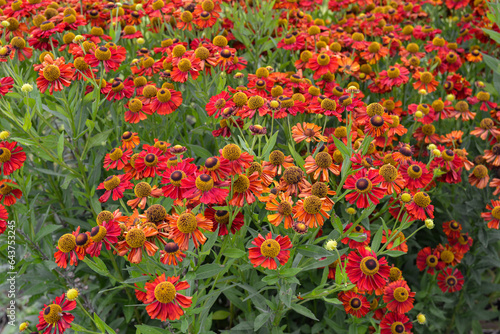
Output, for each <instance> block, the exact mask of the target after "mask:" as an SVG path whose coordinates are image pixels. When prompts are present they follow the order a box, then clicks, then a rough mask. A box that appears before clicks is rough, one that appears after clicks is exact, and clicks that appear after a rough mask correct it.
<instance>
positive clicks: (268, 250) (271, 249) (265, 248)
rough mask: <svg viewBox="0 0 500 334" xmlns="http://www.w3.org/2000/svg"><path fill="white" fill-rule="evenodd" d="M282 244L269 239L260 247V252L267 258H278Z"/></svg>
mask: <svg viewBox="0 0 500 334" xmlns="http://www.w3.org/2000/svg"><path fill="white" fill-rule="evenodd" d="M280 250H281V247H280V244H279V243H278V242H277V241H276V240H274V239H267V240H266V241H264V242H263V243H262V245H261V246H260V252H261V253H262V255H263V256H265V257H273V258H274V257H276V256H278V254H279V253H280Z"/></svg>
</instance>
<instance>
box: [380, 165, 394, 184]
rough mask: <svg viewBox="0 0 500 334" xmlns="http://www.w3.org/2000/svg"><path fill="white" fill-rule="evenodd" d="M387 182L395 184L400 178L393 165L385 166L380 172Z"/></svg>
mask: <svg viewBox="0 0 500 334" xmlns="http://www.w3.org/2000/svg"><path fill="white" fill-rule="evenodd" d="M378 173H379V175H381V176H382V177H383V178H384V180H385V181H386V182H393V181H394V180H396V178H397V177H398V170H397V169H396V167H394V166H393V165H391V164H385V165H383V166H382V167H380V169H379V171H378Z"/></svg>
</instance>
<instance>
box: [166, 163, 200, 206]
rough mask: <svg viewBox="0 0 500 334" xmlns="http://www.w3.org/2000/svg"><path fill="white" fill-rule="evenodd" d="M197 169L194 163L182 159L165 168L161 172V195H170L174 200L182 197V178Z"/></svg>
mask: <svg viewBox="0 0 500 334" xmlns="http://www.w3.org/2000/svg"><path fill="white" fill-rule="evenodd" d="M196 171H197V167H196V165H194V164H192V163H190V162H188V161H186V160H184V161H181V162H179V163H177V164H176V165H174V166H171V167H169V168H167V169H166V170H165V171H164V172H163V174H162V177H163V178H162V180H161V183H162V184H164V186H163V187H162V190H163V196H165V197H170V198H172V199H175V200H181V199H183V198H184V192H185V191H186V189H185V188H182V182H181V181H182V180H183V179H185V178H187V176H188V175H193V174H195V173H196Z"/></svg>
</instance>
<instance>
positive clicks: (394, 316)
mask: <svg viewBox="0 0 500 334" xmlns="http://www.w3.org/2000/svg"><path fill="white" fill-rule="evenodd" d="M412 328H413V324H412V322H411V321H410V319H408V317H407V316H406V315H404V314H399V313H394V312H388V313H387V314H386V315H385V316H384V318H383V319H382V320H381V321H380V334H399V333H401V334H405V333H411V329H412Z"/></svg>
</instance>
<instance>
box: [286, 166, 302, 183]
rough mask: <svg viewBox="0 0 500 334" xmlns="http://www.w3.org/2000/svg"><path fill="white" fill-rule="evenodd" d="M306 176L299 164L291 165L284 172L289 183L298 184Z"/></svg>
mask: <svg viewBox="0 0 500 334" xmlns="http://www.w3.org/2000/svg"><path fill="white" fill-rule="evenodd" d="M303 178H304V172H303V171H302V169H300V168H299V167H297V166H291V167H288V168H287V169H285V171H284V172H283V179H284V180H285V182H286V183H288V184H289V185H293V184H298V183H299V182H300V181H301V180H302V179H303Z"/></svg>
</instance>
